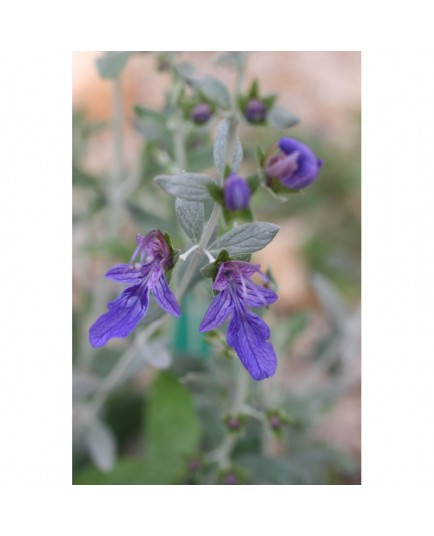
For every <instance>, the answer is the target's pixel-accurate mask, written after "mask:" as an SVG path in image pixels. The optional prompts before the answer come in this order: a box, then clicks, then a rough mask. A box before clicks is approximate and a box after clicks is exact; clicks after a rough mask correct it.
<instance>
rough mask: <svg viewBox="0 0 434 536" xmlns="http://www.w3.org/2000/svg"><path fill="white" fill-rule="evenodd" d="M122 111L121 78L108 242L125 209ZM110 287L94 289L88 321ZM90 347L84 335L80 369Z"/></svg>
mask: <svg viewBox="0 0 434 536" xmlns="http://www.w3.org/2000/svg"><path fill="white" fill-rule="evenodd" d="M122 124H123V111H122V88H121V83H120V80H119V77H118V78H116V79H115V80H113V100H112V129H113V162H112V170H111V174H110V177H109V184H108V187H107V190H108V200H109V206H108V207H107V224H106V225H107V234H106V237H107V239H108V240H113V239H114V238H116V236H117V235H118V230H119V224H120V211H121V206H122V197H121V195H122V194H121V192H122V189H121V185H122V179H123V137H122ZM108 293H109V285H108V284H107V282H104V283H103V284H102V285H100V286H98V287H94V292H93V299H92V304H93V307H92V308H91V311H90V313H89V319H93V318H94V317H95V316H96V315H97V314H98V311H100V310H101V309H102V308H103V307H104V305H105V304H106V303H107V298H108ZM91 355H92V354H91V348H90V346H89V342H88V340H87V336H84V337H83V339H82V341H81V344H80V352H79V358H78V368H79V369H80V370H83V371H87V370H89V369H90V366H91Z"/></svg>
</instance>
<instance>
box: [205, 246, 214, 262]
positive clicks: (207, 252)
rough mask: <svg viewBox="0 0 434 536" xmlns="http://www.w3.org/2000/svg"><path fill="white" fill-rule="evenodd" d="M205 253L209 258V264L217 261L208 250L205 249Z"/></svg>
mask: <svg viewBox="0 0 434 536" xmlns="http://www.w3.org/2000/svg"><path fill="white" fill-rule="evenodd" d="M203 252H204V253H205V255H206V256H207V257H208V260H209V262H214V261H215V257H213V256H212V255H211V253H210V252H209V251H208V250H207V249H204V250H203Z"/></svg>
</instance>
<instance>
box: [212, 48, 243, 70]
mask: <svg viewBox="0 0 434 536" xmlns="http://www.w3.org/2000/svg"><path fill="white" fill-rule="evenodd" d="M246 58H247V52H225V53H224V54H220V55H219V56H217V58H216V59H215V63H216V64H217V65H225V66H226V67H230V68H233V69H241V68H242V67H244V65H245V63H246Z"/></svg>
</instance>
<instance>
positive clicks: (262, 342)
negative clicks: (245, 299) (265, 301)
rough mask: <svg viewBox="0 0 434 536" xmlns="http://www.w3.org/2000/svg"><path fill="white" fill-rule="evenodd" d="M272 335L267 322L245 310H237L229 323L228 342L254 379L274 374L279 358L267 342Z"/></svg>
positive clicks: (261, 378)
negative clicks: (239, 311)
mask: <svg viewBox="0 0 434 536" xmlns="http://www.w3.org/2000/svg"><path fill="white" fill-rule="evenodd" d="M269 336H270V329H269V327H268V326H267V324H266V323H265V322H264V321H263V320H262V319H261V318H260V317H259V316H257V315H255V314H254V313H251V312H250V311H247V310H244V311H243V312H242V314H240V313H238V312H236V313H235V314H234V316H233V317H232V320H231V321H230V323H229V327H228V332H227V336H226V339H227V342H228V344H229V346H231V347H232V348H233V349H234V350H235V351H236V352H237V354H238V357H239V358H240V360H241V362H242V364H243V365H244V366H245V368H246V369H247V370H248V372H249V374H250V375H251V376H252V378H253V379H254V380H257V381H258V380H263V379H264V378H269V377H270V376H273V374H274V373H275V371H276V366H277V358H276V354H275V352H274V348H273V346H272V345H271V344H270V343H269V342H266V339H268V337H269Z"/></svg>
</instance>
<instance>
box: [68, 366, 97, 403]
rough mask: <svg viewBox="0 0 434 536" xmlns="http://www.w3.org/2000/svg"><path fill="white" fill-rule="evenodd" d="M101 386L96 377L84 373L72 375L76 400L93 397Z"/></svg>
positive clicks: (73, 394) (73, 393)
mask: <svg viewBox="0 0 434 536" xmlns="http://www.w3.org/2000/svg"><path fill="white" fill-rule="evenodd" d="M98 385H99V380H98V378H97V377H96V376H93V375H91V374H87V373H84V372H74V373H73V375H72V396H73V398H74V399H75V400H82V399H83V398H86V397H87V396H89V395H91V394H92V393H93V392H94V391H95V389H96V388H97V387H98Z"/></svg>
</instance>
